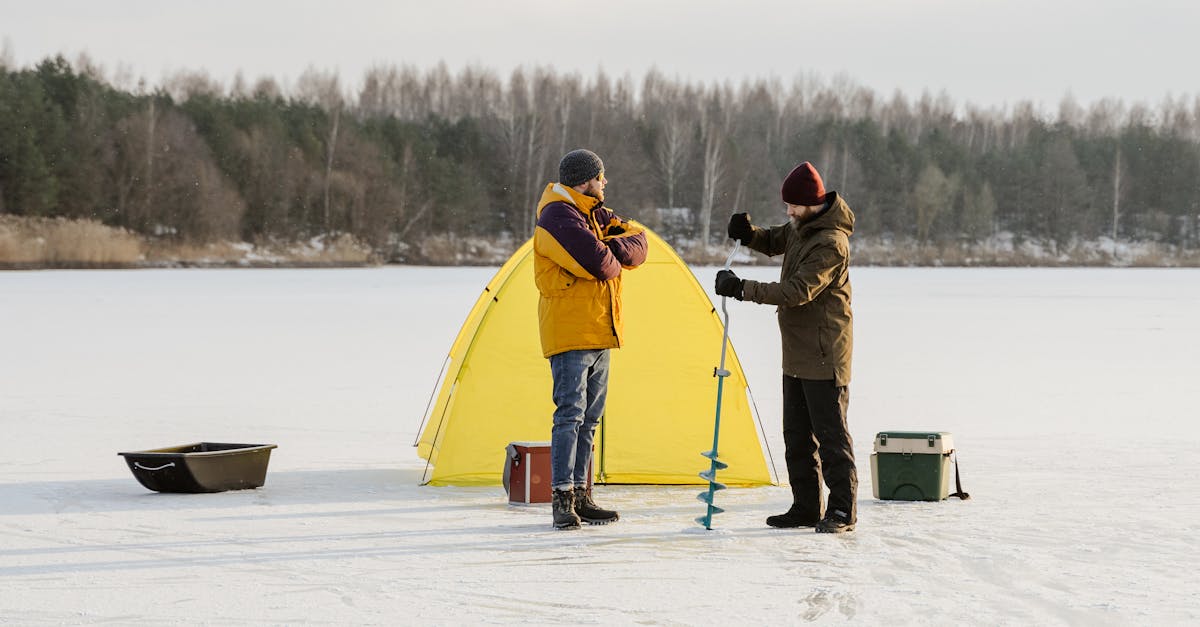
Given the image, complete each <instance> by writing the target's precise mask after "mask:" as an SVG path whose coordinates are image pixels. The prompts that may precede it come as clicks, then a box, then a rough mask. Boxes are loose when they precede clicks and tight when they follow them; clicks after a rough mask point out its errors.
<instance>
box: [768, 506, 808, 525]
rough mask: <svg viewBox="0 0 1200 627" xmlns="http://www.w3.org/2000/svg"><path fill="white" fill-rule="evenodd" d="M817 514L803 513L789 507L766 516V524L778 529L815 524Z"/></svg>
mask: <svg viewBox="0 0 1200 627" xmlns="http://www.w3.org/2000/svg"><path fill="white" fill-rule="evenodd" d="M818 520H819V517H818V516H813V515H811V514H805V513H804V512H802V511H800V510H798V509H789V510H788V511H786V512H784V513H782V514H776V515H774V516H767V524H768V525H770V526H772V527H778V528H780V529H795V528H796V527H815V526H817V521H818Z"/></svg>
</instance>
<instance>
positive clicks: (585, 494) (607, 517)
mask: <svg viewBox="0 0 1200 627" xmlns="http://www.w3.org/2000/svg"><path fill="white" fill-rule="evenodd" d="M575 513H576V514H579V519H580V520H582V521H583V522H585V523H587V524H589V525H607V524H608V523H610V522H616V521H617V520H618V519H620V518H621V516H620V515H619V514H617V513H616V512H614V511H612V510H611V509H600V508H599V507H597V506H596V502H595V501H593V500H592V491H591V489H589V488H575Z"/></svg>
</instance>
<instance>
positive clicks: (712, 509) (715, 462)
mask: <svg viewBox="0 0 1200 627" xmlns="http://www.w3.org/2000/svg"><path fill="white" fill-rule="evenodd" d="M740 246H741V242H736V243H734V245H733V251H732V252H730V253H729V257H728V258H727V259H725V268H724V269H725V270H728V269H729V264H731V263H733V256H734V255H736V254H737V251H738V248H739V247H740ZM725 301H726V297H724V296H722V297H721V313H723V314H725V332H724V334H722V336H721V365H719V366H717V367H716V368H713V376H714V377H716V378H717V415H716V418H715V419H714V420H713V445H712V450H708V451H704V452H703V453H700V454H701V455H703V456H704V457H707V458H708V459H709V466H708V470H705V471H703V472H701V473H700V478H701V479H704V480H705V481H707V482H708V490H705V491H704V492H701V493H700V495H699V496H697V497H696V498H698V499H700V500H701V501H704V502H705V503H707V504H708V507H707V508H706V510H705V512H704V515H703V516H701V517H699V518H697V519H696V522H698V523H700V524H701V525H704V528H705V529H712V517H713V514H720V513H721V512H723V511H725V510H723V509H721V508H720V507H717V506H716V505H713V496H714V495H715V494H716V493H717V490H724V489H725V484H723V483H718V482H717V471H718V470H722V469H725V468H728V467H729V464H726V463H725V462H723V461H721V460H720V459H717V442H719V441H720V439H721V394H722V392H723V391H724V388H725V377H728V376H729V371H728V370H726V369H725V349H726V347H728V346H729V310H728V309H726V308H725Z"/></svg>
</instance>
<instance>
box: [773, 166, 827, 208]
mask: <svg viewBox="0 0 1200 627" xmlns="http://www.w3.org/2000/svg"><path fill="white" fill-rule="evenodd" d="M780 194H781V195H782V196H783V202H786V203H788V204H789V205H804V206H805V207H812V206H814V205H821V204H824V203H825V184H824V183H822V182H821V175H820V174H817V169H816V168H814V167H813V165H812V164H811V163H809V162H807V161H805V162H804V163H801V164H800V165H798V166H796V168H795V169H793V170H792V172H791V173H790V174H788V175H787V178H785V179H783V189H781V190H780Z"/></svg>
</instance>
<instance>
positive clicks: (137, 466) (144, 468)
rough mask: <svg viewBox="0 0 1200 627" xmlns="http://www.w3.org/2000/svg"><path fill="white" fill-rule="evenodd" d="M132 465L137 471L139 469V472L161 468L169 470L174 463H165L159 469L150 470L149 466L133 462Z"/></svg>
mask: <svg viewBox="0 0 1200 627" xmlns="http://www.w3.org/2000/svg"><path fill="white" fill-rule="evenodd" d="M133 465H134V467H135V468H139V469H141V470H162V469H163V468H170V467H172V466H174V465H175V462H167V463H165V464H163V465H162V466H159V467H157V468H151V467H149V466H143V465H142V463H141V462H133Z"/></svg>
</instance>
